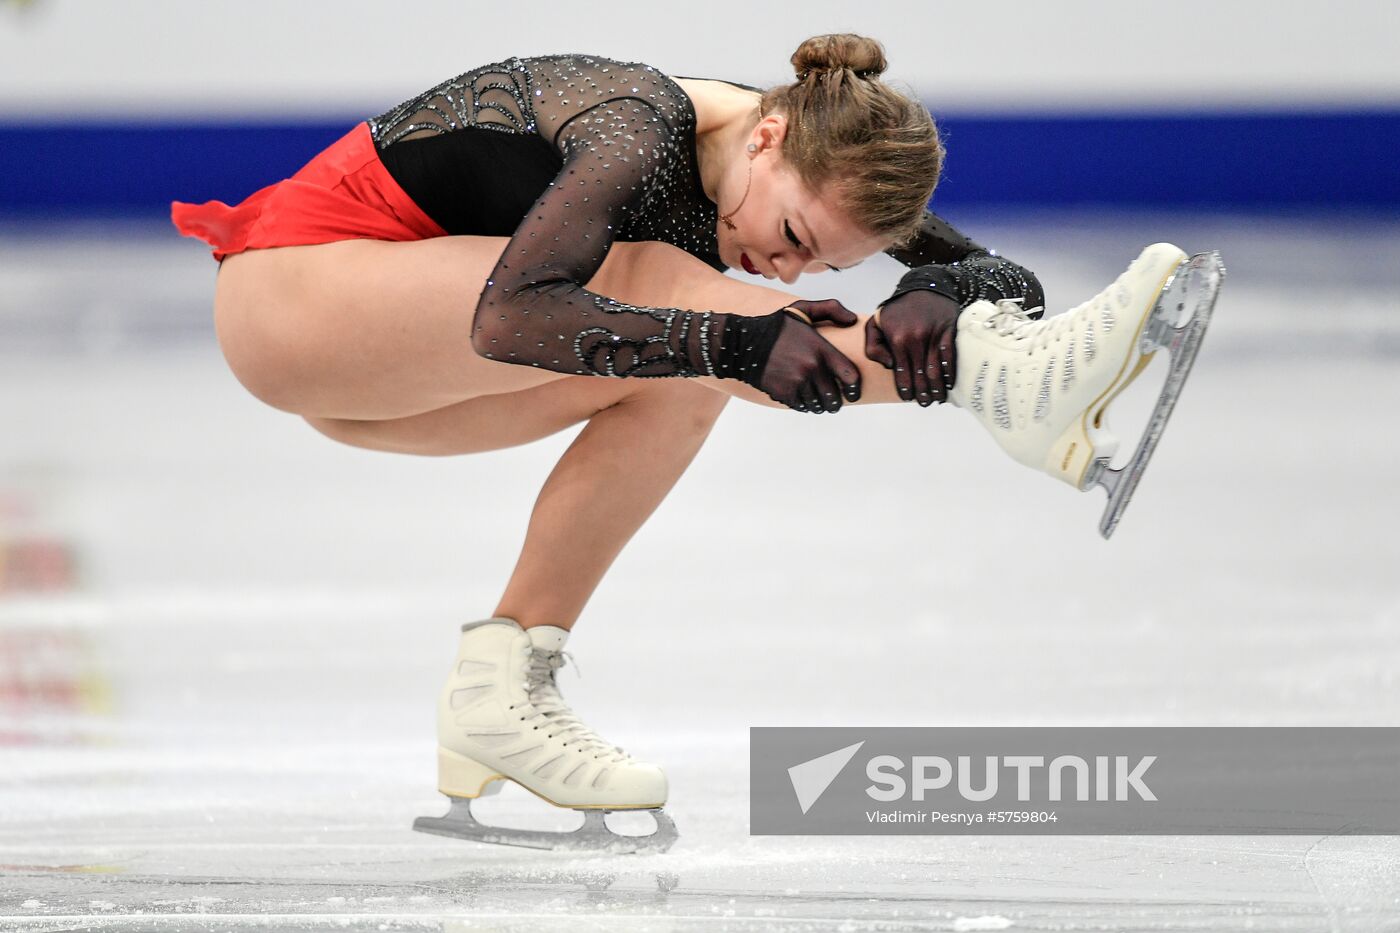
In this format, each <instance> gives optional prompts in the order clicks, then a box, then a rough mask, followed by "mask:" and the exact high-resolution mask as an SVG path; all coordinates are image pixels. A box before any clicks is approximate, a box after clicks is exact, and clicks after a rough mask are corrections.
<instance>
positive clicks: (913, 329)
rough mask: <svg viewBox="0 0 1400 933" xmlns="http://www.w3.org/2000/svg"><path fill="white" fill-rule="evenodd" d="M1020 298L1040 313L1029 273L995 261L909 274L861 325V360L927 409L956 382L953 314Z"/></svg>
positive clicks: (1036, 285)
mask: <svg viewBox="0 0 1400 933" xmlns="http://www.w3.org/2000/svg"><path fill="white" fill-rule="evenodd" d="M1002 298H1021V299H1023V301H1022V307H1024V308H1025V309H1026V310H1027V311H1028V312H1030V316H1031V317H1032V318H1038V317H1040V316H1041V314H1043V313H1044V305H1045V291H1044V290H1043V289H1042V288H1041V286H1040V281H1039V280H1038V279H1037V278H1036V277H1035V274H1034V273H1032V272H1030V271H1029V270H1027V269H1024V268H1022V267H1021V266H1018V265H1016V263H1014V262H1011V261H1010V260H1007V259H1002V258H1001V257H1000V256H996V255H992V254H985V255H981V256H976V257H972V258H967V259H961V260H958V261H957V262H950V263H945V264H930V265H926V266H919V267H918V268H915V269H910V270H909V271H908V272H906V273H905V274H904V276H903V278H901V279H900V280H899V284H898V285H897V286H895V290H894V294H893V295H891V296H890V297H889V298H888V299H886V300H885V302H884V303H883V304H882V305H881V306H880V310H878V311H877V312H875V314H874V316H872V317H871V318H870V320H868V321H866V322H865V355H866V356H867V357H869V358H870V359H872V360H874V361H875V362H877V363H879V364H880V365H881V366H884V367H885V368H886V369H893V370H894V383H895V388H896V389H897V390H898V391H899V397H900V398H902V399H904V400H905V401H906V402H907V401H911V400H915V399H916V398H917V401H918V403H919V404H920V405H922V406H924V407H925V408H927V407H928V406H929V405H932V404H933V403H934V402H939V403H942V402H946V401H947V400H948V394H949V393H950V392H952V391H953V383H954V382H956V381H957V378H958V361H957V351H956V347H955V340H956V339H957V336H958V314H959V313H960V312H961V311H962V309H963V308H966V307H967V306H968V305H970V304H972V303H973V302H976V301H982V300H987V301H997V300H999V299H1002Z"/></svg>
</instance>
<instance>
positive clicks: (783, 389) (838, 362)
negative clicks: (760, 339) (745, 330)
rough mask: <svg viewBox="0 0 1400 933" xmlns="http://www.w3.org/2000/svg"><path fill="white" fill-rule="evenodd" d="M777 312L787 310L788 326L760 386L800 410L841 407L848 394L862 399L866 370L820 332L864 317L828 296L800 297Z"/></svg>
mask: <svg viewBox="0 0 1400 933" xmlns="http://www.w3.org/2000/svg"><path fill="white" fill-rule="evenodd" d="M794 311H795V312H797V313H794ZM774 313H776V314H781V315H783V324H782V330H780V331H779V332H778V339H777V341H776V342H775V343H774V344H773V352H772V353H771V354H770V355H769V357H768V364H767V366H765V367H764V369H763V377H762V378H761V379H760V380H759V384H758V388H759V389H761V390H763V391H764V392H765V393H767V395H768V397H769V398H771V399H773V400H774V401H775V402H780V403H782V404H783V405H786V406H787V407H789V408H791V409H793V410H794V411H807V412H812V413H814V414H821V413H822V412H828V411H830V412H835V411H840V410H841V402H842V399H846V400H848V401H852V402H854V401H857V400H859V399H860V370H859V369H858V368H857V367H856V364H855V363H852V362H851V361H850V359H848V358H847V357H846V355H845V354H844V353H842V352H841V351H840V350H838V349H836V348H835V347H833V346H832V345H831V344H830V343H829V342H827V340H826V338H825V337H822V336H821V335H820V334H818V333H817V331H816V328H818V327H821V326H823V325H830V326H833V327H850V326H851V325H853V324H855V323H856V322H857V321H858V320H859V318H858V317H856V314H855V312H854V311H850V310H848V309H847V308H846V306H845V305H843V304H841V302H839V301H837V300H836V299H834V298H828V299H825V300H823V301H794V302H793V303H792V304H790V305H788V306H787V307H786V308H783V309H782V310H781V311H778V312H774ZM809 322H810V323H809Z"/></svg>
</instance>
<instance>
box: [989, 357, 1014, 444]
mask: <svg viewBox="0 0 1400 933" xmlns="http://www.w3.org/2000/svg"><path fill="white" fill-rule="evenodd" d="M992 416H993V417H994V418H995V419H996V422H997V427H999V428H1001V429H1002V430H1003V431H1010V430H1011V405H1010V403H1009V402H1008V401H1007V398H1006V367H1005V366H1003V367H1002V368H1001V369H1000V370H998V371H997V387H996V389H995V390H994V391H993V392H992Z"/></svg>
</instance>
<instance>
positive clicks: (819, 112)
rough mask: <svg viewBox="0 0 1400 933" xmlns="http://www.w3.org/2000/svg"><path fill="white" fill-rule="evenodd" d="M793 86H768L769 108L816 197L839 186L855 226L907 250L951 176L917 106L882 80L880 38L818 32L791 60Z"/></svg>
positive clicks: (787, 154) (788, 155) (790, 158)
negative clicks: (783, 126)
mask: <svg viewBox="0 0 1400 933" xmlns="http://www.w3.org/2000/svg"><path fill="white" fill-rule="evenodd" d="M791 61H792V66H793V69H794V70H795V71H796V74H797V81H796V82H795V83H793V84H784V85H779V86H778V87H774V88H769V89H768V90H767V91H765V92H764V94H763V102H762V104H761V105H760V109H761V112H762V113H764V114H772V113H775V112H778V113H783V114H785V115H786V116H787V118H788V127H787V135H786V137H785V138H784V141H783V155H784V158H785V159H786V160H787V162H788V164H789V165H791V166H792V167H793V169H794V170H795V171H796V172H797V174H798V177H799V178H801V179H802V181H803V183H804V184H805V185H806V186H807V187H808V188H810V189H811V190H812V191H814V192H820V191H823V190H825V189H827V188H828V187H833V189H834V192H835V194H836V196H837V198H838V199H839V200H840V203H841V205H842V207H843V209H844V210H845V211H846V213H847V214H848V215H849V216H850V218H851V220H852V221H853V222H854V223H856V224H858V225H859V226H861V227H863V228H864V229H866V230H868V231H870V232H871V233H873V234H875V235H876V236H888V237H891V238H893V239H894V241H895V245H896V246H899V245H904V244H906V243H907V242H908V240H910V239H911V238H912V237H913V236H914V234H915V232H916V231H917V230H918V228H919V222H920V220H922V218H923V212H924V208H925V207H926V206H927V204H928V200H929V198H931V197H932V196H933V189H934V187H935V186H936V185H937V184H938V176H939V174H940V173H941V172H942V170H943V143H942V141H940V140H939V138H938V128H937V127H936V126H935V125H934V122H933V118H932V117H931V116H929V113H928V111H927V110H925V109H924V107H923V105H922V104H920V103H919V102H918V101H917V100H915V99H913V98H911V97H909V96H907V95H906V94H903V93H901V92H900V91H898V90H896V89H895V88H893V87H892V86H890V85H888V84H885V83H884V82H882V81H880V80H879V76H880V75H881V74H882V73H884V71H885V68H886V67H887V66H886V62H885V50H884V48H883V47H882V46H881V45H880V43H878V42H876V41H875V40H874V39H867V38H865V37H863V36H855V35H851V34H850V33H840V34H836V35H827V36H813V37H812V38H810V39H808V40H807V41H806V42H803V43H802V44H801V45H800V46H798V48H797V51H796V52H794V53H793V55H792V59H791Z"/></svg>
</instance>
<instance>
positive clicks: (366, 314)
mask: <svg viewBox="0 0 1400 933" xmlns="http://www.w3.org/2000/svg"><path fill="white" fill-rule="evenodd" d="M505 243H506V240H505V239H503V238H499V237H439V238H436V239H432V240H421V241H417V242H409V243H384V242H379V241H375V240H347V241H343V242H336V243H323V244H320V245H316V246H292V247H283V248H280V249H263V250H250V251H249V252H246V253H239V254H237V255H234V256H230V257H228V259H226V260H225V261H224V264H223V266H222V268H221V269H220V271H219V278H218V287H217V290H216V295H215V325H216V328H217V331H218V335H219V342H220V345H221V346H222V348H223V351H224V356H225V358H226V359H227V360H228V363H229V366H230V368H231V369H232V370H233V372H234V375H235V376H237V377H238V379H239V381H241V382H242V383H243V385H244V386H245V387H246V388H247V389H248V390H249V391H250V392H252V393H253V394H254V395H256V396H257V397H258V398H260V399H262V400H263V401H264V402H266V403H267V404H269V405H272V406H273V407H275V408H280V409H282V410H283V411H288V412H293V413H295V414H299V415H307V416H313V417H319V418H337V419H357V420H383V419H391V418H403V417H406V416H409V415H415V414H420V413H422V412H428V411H433V410H437V409H442V408H445V407H447V406H449V405H452V404H454V403H456V402H460V401H463V400H466V399H472V398H477V397H480V396H486V395H498V394H504V393H510V392H519V391H522V390H526V389H530V388H534V387H536V386H541V385H545V384H547V383H551V382H554V381H557V380H560V379H574V378H579V377H575V376H568V375H563V374H561V373H555V372H551V371H548V370H544V369H540V368H537V367H533V366H518V365H512V364H510V363H502V362H499V361H496V360H488V359H486V358H485V357H482V356H479V355H478V354H477V353H476V351H475V350H474V349H473V348H472V345H471V326H472V319H473V309H474V308H475V305H476V300H477V297H478V296H479V295H480V293H481V288H482V287H483V284H484V282H485V279H486V276H487V275H488V274H489V272H490V270H491V268H492V267H493V266H494V264H495V262H496V259H497V258H498V257H499V255H500V251H501V249H502V248H503V247H504V245H505ZM588 284H589V287H590V288H592V289H593V290H594V291H597V292H599V293H601V294H604V295H608V296H609V297H612V298H617V299H619V300H621V301H626V302H631V303H634V304H645V305H652V306H660V307H676V308H688V309H713V310H720V311H729V312H733V313H737V314H768V313H771V312H772V311H775V310H777V309H778V308H781V307H782V306H783V305H785V304H787V303H789V302H790V301H792V300H793V297H794V296H792V295H789V294H787V293H785V292H781V291H777V290H775V289H770V288H764V287H762V286H759V285H752V284H749V283H746V282H740V281H738V280H737V279H734V278H731V277H729V276H725V275H721V274H720V273H718V272H716V271H715V270H713V269H711V268H710V267H709V266H706V265H705V264H704V263H702V262H701V261H700V260H698V259H696V258H695V257H693V256H690V255H688V254H687V253H684V252H682V251H681V250H679V249H676V248H675V247H673V246H668V245H666V244H664V243H618V244H614V247H613V250H612V252H611V253H610V254H609V256H608V259H607V261H606V262H605V263H604V264H603V266H602V268H601V269H600V270H599V271H598V274H597V275H596V276H594V278H593V280H592V281H590V282H589V283H588ZM863 325H864V320H863V319H862V321H861V322H860V323H858V324H856V325H854V326H852V327H849V328H834V327H823V328H821V333H822V335H823V336H824V337H826V338H827V339H828V340H829V341H830V342H831V343H832V344H833V345H834V346H836V348H837V349H838V350H840V351H841V352H843V353H845V354H846V356H847V357H848V358H849V359H850V360H851V361H852V362H853V363H855V364H856V365H857V366H858V367H859V368H860V369H861V372H862V386H863V395H862V399H861V401H862V402H865V403H870V402H893V401H898V396H897V395H896V393H895V389H894V380H893V378H892V377H891V374H890V373H889V372H887V371H886V370H885V369H884V368H883V367H882V366H880V365H879V364H877V363H875V362H873V361H871V360H868V359H866V358H865V355H864V353H863V352H862V348H863V346H864V327H863ZM584 378H589V379H596V380H599V381H653V380H605V379H604V377H596V376H590V377H584ZM692 381H694V382H696V383H699V384H702V385H707V386H709V387H710V388H712V389H716V390H718V391H720V392H723V393H726V394H730V395H734V396H736V397H739V398H743V399H745V400H746V401H751V402H756V403H758V404H762V405H767V406H770V407H774V408H781V407H782V406H780V405H778V403H776V402H774V401H772V400H771V399H769V398H768V397H767V396H766V395H764V394H763V393H762V392H759V391H758V390H757V389H753V388H752V387H750V386H748V385H746V384H744V383H742V382H738V381H736V380H731V379H725V380H719V379H710V378H701V379H696V380H692ZM782 410H784V411H786V409H782Z"/></svg>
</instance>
